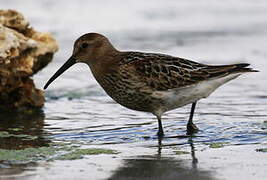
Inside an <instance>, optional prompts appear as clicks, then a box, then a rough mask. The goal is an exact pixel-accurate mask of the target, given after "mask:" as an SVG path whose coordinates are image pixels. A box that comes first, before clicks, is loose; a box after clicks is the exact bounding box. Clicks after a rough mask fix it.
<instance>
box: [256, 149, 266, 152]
mask: <svg viewBox="0 0 267 180" xmlns="http://www.w3.org/2000/svg"><path fill="white" fill-rule="evenodd" d="M256 151H257V152H264V153H267V148H260V149H256Z"/></svg>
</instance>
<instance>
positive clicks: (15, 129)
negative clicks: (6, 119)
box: [8, 128, 23, 131]
mask: <svg viewBox="0 0 267 180" xmlns="http://www.w3.org/2000/svg"><path fill="white" fill-rule="evenodd" d="M8 130H10V131H22V130H23V129H22V128H8Z"/></svg>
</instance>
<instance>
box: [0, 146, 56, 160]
mask: <svg viewBox="0 0 267 180" xmlns="http://www.w3.org/2000/svg"><path fill="white" fill-rule="evenodd" d="M55 152H56V150H55V149H54V148H52V147H39V148H25V149H21V150H7V149H0V160H6V161H38V160H43V159H44V157H48V156H51V155H53V154H55Z"/></svg>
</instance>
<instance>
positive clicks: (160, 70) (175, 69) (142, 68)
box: [120, 52, 255, 90]
mask: <svg viewBox="0 0 267 180" xmlns="http://www.w3.org/2000/svg"><path fill="white" fill-rule="evenodd" d="M129 66H132V68H134V69H135V71H136V75H138V76H139V79H140V81H142V82H144V83H145V84H146V85H147V86H149V87H150V88H152V89H154V90H168V89H173V88H181V87H184V86H188V85H192V84H195V83H199V82H201V81H205V80H209V79H213V78H219V77H223V76H226V75H228V74H231V73H238V72H255V70H252V69H250V68H245V67H247V66H249V64H233V65H222V66H210V65H205V64H202V63H197V62H194V61H191V60H187V59H183V58H179V57H173V56H169V55H164V54H154V53H142V52H125V53H124V56H123V58H122V60H121V61H120V68H127V69H130V68H129Z"/></svg>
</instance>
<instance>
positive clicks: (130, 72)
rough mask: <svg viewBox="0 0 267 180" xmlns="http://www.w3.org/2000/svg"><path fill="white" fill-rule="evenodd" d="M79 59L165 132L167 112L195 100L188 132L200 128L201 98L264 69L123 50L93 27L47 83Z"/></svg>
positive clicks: (125, 102) (160, 133)
mask: <svg viewBox="0 0 267 180" xmlns="http://www.w3.org/2000/svg"><path fill="white" fill-rule="evenodd" d="M76 63H85V64H87V65H88V66H89V68H90V69H91V72H92V74H93V76H94V77H95V79H96V81H97V82H98V83H99V84H100V86H101V87H102V88H103V89H104V91H105V92H106V93H107V94H108V95H109V96H110V97H111V98H112V99H113V100H114V101H116V102H117V103H118V104H120V105H122V106H124V107H126V108H129V109H132V110H136V111H143V112H149V113H152V114H153V115H155V116H156V117H157V120H158V132H157V135H158V136H159V137H163V136H164V131H163V126H162V121H161V117H162V115H163V114H164V113H165V112H167V111H170V110H174V109H176V108H180V107H182V106H185V105H187V104H192V105H191V111H190V116H189V120H188V122H187V128H186V132H187V134H189V135H192V134H194V133H196V132H198V130H199V129H198V127H197V126H196V125H195V124H194V123H193V115H194V111H195V107H196V104H197V102H198V101H199V100H200V99H202V98H207V97H208V96H209V95H210V94H211V93H212V92H214V91H215V90H216V89H217V88H218V87H220V86H221V85H223V84H225V83H226V82H228V81H230V80H232V79H235V78H237V77H238V76H240V75H242V74H244V73H249V72H258V71H257V70H254V69H252V68H249V67H248V66H249V65H250V64H247V63H239V64H230V65H207V64H203V63H198V62H195V61H192V60H188V59H185V58H180V57H174V56H170V55H166V54H161V53H147V52H134V51H119V50H117V49H116V48H115V47H114V46H113V45H112V43H111V42H110V41H109V40H108V38H106V37H105V36H104V35H101V34H99V33H95V32H91V33H86V34H84V35H82V36H81V37H79V38H78V39H77V40H76V41H75V42H74V47H73V53H72V55H71V57H70V58H69V59H68V60H67V61H66V62H65V63H64V64H63V65H62V66H61V67H60V68H59V69H58V70H57V71H56V72H55V74H54V75H53V76H52V77H51V78H50V79H49V80H48V81H47V83H46V84H45V86H44V89H46V88H47V87H48V86H49V85H50V83H52V82H53V81H54V80H55V79H56V78H57V77H59V76H60V75H61V74H62V73H64V72H65V71H66V70H67V69H68V68H70V67H71V66H72V65H74V64H76Z"/></svg>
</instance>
